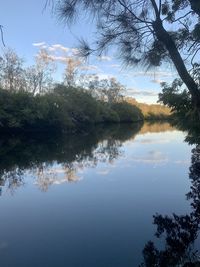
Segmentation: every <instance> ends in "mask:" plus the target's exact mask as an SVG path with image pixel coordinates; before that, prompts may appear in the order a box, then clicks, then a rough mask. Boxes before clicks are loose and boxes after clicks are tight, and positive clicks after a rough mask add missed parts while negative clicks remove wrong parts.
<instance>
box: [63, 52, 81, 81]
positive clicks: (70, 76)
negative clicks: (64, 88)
mask: <svg viewBox="0 0 200 267" xmlns="http://www.w3.org/2000/svg"><path fill="white" fill-rule="evenodd" d="M64 63H65V64H66V68H65V71H64V83H65V84H66V85H68V86H75V85H76V80H77V79H76V78H77V74H78V70H79V68H80V66H81V65H82V62H81V60H80V59H79V58H77V57H66V59H65V60H64Z"/></svg>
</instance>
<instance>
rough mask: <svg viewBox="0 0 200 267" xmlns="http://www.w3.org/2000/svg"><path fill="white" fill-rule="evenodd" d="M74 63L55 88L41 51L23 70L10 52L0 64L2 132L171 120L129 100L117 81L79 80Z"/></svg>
mask: <svg viewBox="0 0 200 267" xmlns="http://www.w3.org/2000/svg"><path fill="white" fill-rule="evenodd" d="M76 62H79V61H78V59H76V58H73V57H72V58H71V60H69V58H68V59H67V63H66V69H65V75H64V77H63V81H62V83H60V84H55V81H54V80H53V76H52V73H53V69H54V67H53V62H52V57H51V56H50V55H49V54H48V51H46V50H45V49H41V50H40V51H39V53H38V55H37V56H36V63H35V65H34V66H31V67H25V66H24V64H23V60H22V59H21V58H19V57H18V56H17V54H16V53H15V52H14V51H13V50H10V49H8V50H6V51H5V52H4V54H3V55H2V57H1V58H0V130H1V131H11V132H12V131H22V130H23V131H49V130H52V131H64V132H75V131H82V130H83V129H84V128H86V127H88V125H95V124H99V123H120V122H138V121H143V120H144V119H148V120H150V119H151V120H152V119H153V120H158V119H166V118H167V117H168V116H169V113H170V110H169V109H167V108H164V107H162V106H161V105H146V104H140V103H137V102H136V101H135V100H134V99H130V98H129V99H126V98H125V97H124V95H125V88H124V87H123V86H122V85H121V84H120V83H119V82H118V81H117V80H116V79H115V78H109V79H99V77H98V76H97V75H91V76H90V77H88V76H83V75H78V74H77V64H75V63H76ZM79 64H80V62H79Z"/></svg>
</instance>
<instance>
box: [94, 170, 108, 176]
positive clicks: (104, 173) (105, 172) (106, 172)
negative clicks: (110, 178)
mask: <svg viewBox="0 0 200 267" xmlns="http://www.w3.org/2000/svg"><path fill="white" fill-rule="evenodd" d="M109 172H110V171H109V170H101V171H97V174H100V175H107V174H108V173H109Z"/></svg>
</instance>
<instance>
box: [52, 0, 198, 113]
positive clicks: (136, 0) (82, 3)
mask: <svg viewBox="0 0 200 267" xmlns="http://www.w3.org/2000/svg"><path fill="white" fill-rule="evenodd" d="M53 2H54V4H55V3H57V5H56V10H57V12H58V16H59V18H60V19H61V20H63V21H64V22H67V23H71V22H74V21H75V19H76V18H81V14H83V11H86V14H89V16H91V18H92V19H94V17H95V20H94V21H96V23H97V29H98V34H97V42H96V44H97V45H96V46H95V47H92V48H91V47H90V46H89V45H88V44H87V43H86V42H85V41H83V42H82V44H81V47H80V51H81V53H82V54H83V55H85V56H88V55H89V54H91V53H95V52H97V53H98V54H99V53H100V54H101V53H102V52H103V51H104V50H105V49H106V48H108V47H109V46H110V45H115V46H117V47H118V54H119V57H120V58H121V59H122V60H123V61H124V62H125V63H126V64H129V65H138V64H142V65H143V66H156V67H157V66H160V65H161V63H162V62H164V61H171V62H172V63H173V64H174V66H175V68H176V70H177V72H178V74H179V76H180V78H181V79H182V81H183V82H184V83H185V85H186V86H187V88H188V90H189V92H190V95H191V97H192V102H193V106H195V107H197V108H198V109H200V90H199V88H198V85H197V83H196V82H195V80H194V79H193V77H192V75H191V74H190V72H189V69H190V68H191V67H192V65H193V63H194V59H195V57H196V56H197V54H198V52H199V51H200V23H199V15H200V4H199V0H198V1H197V0H101V1H99V0H60V1H56V0H55V1H53ZM170 25H173V29H175V30H171V28H172V27H170ZM188 60H189V61H190V62H189V61H188ZM189 63H190V64H189Z"/></svg>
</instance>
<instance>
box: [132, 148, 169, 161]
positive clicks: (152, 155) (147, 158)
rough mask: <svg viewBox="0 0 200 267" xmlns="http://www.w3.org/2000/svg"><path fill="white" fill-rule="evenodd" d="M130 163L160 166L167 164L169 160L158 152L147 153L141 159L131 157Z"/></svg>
mask: <svg viewBox="0 0 200 267" xmlns="http://www.w3.org/2000/svg"><path fill="white" fill-rule="evenodd" d="M132 161H134V162H138V163H149V164H161V163H167V162H168V161H169V160H168V158H167V156H166V155H164V154H163V153H161V152H160V151H154V150H152V151H149V153H148V154H147V155H145V156H141V157H133V158H132Z"/></svg>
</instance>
